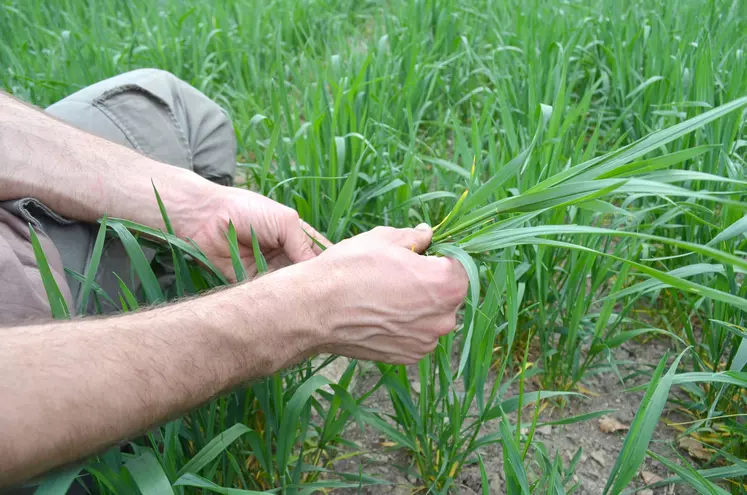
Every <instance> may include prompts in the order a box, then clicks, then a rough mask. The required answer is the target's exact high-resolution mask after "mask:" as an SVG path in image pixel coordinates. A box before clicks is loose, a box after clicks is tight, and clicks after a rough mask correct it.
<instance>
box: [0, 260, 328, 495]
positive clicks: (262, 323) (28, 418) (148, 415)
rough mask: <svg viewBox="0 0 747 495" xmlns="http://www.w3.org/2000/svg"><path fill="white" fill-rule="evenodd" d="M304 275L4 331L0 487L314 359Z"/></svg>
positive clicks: (296, 272)
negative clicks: (148, 307)
mask: <svg viewBox="0 0 747 495" xmlns="http://www.w3.org/2000/svg"><path fill="white" fill-rule="evenodd" d="M299 266H300V265H299ZM302 279H303V271H302V268H298V267H293V269H288V270H281V271H279V272H276V273H274V274H271V275H268V276H266V277H263V278H261V279H259V280H257V281H255V282H253V283H251V284H244V285H241V286H236V287H233V288H230V289H227V290H224V291H221V292H216V293H214V294H210V295H207V296H205V297H201V298H197V299H193V300H190V301H185V302H182V303H179V304H175V305H172V306H166V307H161V308H157V309H153V310H151V311H146V312H140V313H134V314H129V315H123V316H119V317H114V318H105V319H85V320H74V321H71V322H61V323H50V324H44V325H36V326H29V327H15V328H8V329H4V330H3V345H2V347H0V376H2V377H3V379H2V380H0V444H1V445H3V448H2V449H0V486H4V485H7V484H9V483H13V482H18V481H20V480H23V479H27V478H28V477H30V476H34V475H37V474H39V473H41V472H44V471H46V470H49V469H51V468H53V467H55V466H58V465H60V464H63V463H67V462H71V461H74V460H76V459H78V458H81V457H84V456H86V455H89V454H93V453H95V452H97V451H100V450H102V449H103V448H105V447H106V446H108V445H111V444H113V443H116V442H118V441H121V440H123V439H126V438H129V437H132V436H134V435H136V434H138V433H140V432H143V431H145V430H147V429H148V428H150V427H151V426H153V425H156V424H159V423H162V422H164V421H166V420H168V419H170V418H173V417H176V416H178V415H180V414H182V413H184V412H186V411H188V410H189V409H191V408H194V407H196V406H198V405H199V404H201V403H203V402H205V401H207V400H209V399H210V398H212V397H214V396H215V395H217V394H219V393H221V392H223V391H227V390H229V389H231V388H232V387H235V386H237V385H238V384H240V383H242V382H244V381H247V380H251V379H255V378H258V377H261V376H266V375H269V374H271V373H274V372H275V371H277V370H279V369H281V368H283V367H285V366H288V365H290V364H291V363H293V362H296V361H299V360H301V359H303V358H304V357H307V356H309V355H311V354H313V353H314V352H315V351H316V350H317V348H318V347H319V346H320V345H322V344H323V342H322V340H323V339H322V338H321V335H322V333H321V332H320V331H319V329H318V327H317V326H316V324H315V322H317V321H320V319H319V318H318V317H317V314H318V307H319V306H320V303H321V301H319V300H318V299H317V298H316V297H315V296H314V294H311V293H309V291H308V289H306V288H304V286H303V285H302V284H301V283H299V281H300V280H302ZM306 287H308V284H306ZM314 293H318V291H314Z"/></svg>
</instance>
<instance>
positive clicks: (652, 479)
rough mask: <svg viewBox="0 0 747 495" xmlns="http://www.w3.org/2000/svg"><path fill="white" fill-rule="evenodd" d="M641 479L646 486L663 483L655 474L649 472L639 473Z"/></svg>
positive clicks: (662, 479)
mask: <svg viewBox="0 0 747 495" xmlns="http://www.w3.org/2000/svg"><path fill="white" fill-rule="evenodd" d="M641 479H642V480H643V482H644V483H646V484H647V485H650V484H652V483H658V482H659V481H664V478H662V477H661V476H659V475H658V474H656V473H652V472H651V471H641Z"/></svg>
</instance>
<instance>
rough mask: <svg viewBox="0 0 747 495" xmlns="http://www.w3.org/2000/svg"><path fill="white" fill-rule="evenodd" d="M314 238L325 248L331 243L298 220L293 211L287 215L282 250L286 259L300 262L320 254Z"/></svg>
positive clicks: (320, 249) (319, 248) (320, 250)
mask: <svg viewBox="0 0 747 495" xmlns="http://www.w3.org/2000/svg"><path fill="white" fill-rule="evenodd" d="M312 237H313V239H312ZM314 239H316V241H317V242H318V243H319V244H321V245H323V246H324V247H325V248H327V247H330V246H331V245H332V243H331V242H329V241H328V240H327V239H326V238H325V237H324V236H323V235H321V234H320V233H319V232H317V231H316V230H314V229H313V228H312V227H311V226H310V225H309V224H307V223H306V222H304V221H303V220H300V219H299V218H298V216H297V215H295V212H294V215H292V216H289V219H288V221H287V223H286V235H285V243H284V244H283V251H285V254H286V255H287V256H288V259H290V260H291V261H292V262H293V263H301V262H303V261H308V260H310V259H314V258H316V257H317V255H319V254H321V252H322V248H321V247H320V246H319V245H317V243H316V242H314Z"/></svg>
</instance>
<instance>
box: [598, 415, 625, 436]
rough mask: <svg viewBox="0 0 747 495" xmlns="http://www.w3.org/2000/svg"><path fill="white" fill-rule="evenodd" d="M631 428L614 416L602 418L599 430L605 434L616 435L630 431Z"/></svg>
mask: <svg viewBox="0 0 747 495" xmlns="http://www.w3.org/2000/svg"><path fill="white" fill-rule="evenodd" d="M629 429H630V426H628V425H624V424H622V423H621V422H619V421H618V420H616V419H615V418H613V417H612V416H607V415H605V416H602V417H601V418H599V430H600V431H602V432H604V433H614V432H616V431H625V430H629Z"/></svg>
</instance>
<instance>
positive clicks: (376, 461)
mask: <svg viewBox="0 0 747 495" xmlns="http://www.w3.org/2000/svg"><path fill="white" fill-rule="evenodd" d="M668 346H669V343H668V342H666V341H659V340H653V341H650V342H647V343H627V344H626V345H624V346H623V347H622V348H620V349H618V351H617V359H618V360H622V361H628V362H630V363H631V365H630V366H629V367H628V369H627V374H628V375H630V374H633V373H632V372H633V371H635V370H636V369H643V368H648V367H650V366H651V364H652V363H653V364H655V363H657V362H658V360H659V359H660V358H661V356H662V355H663V354H664V353H665V352H666V351H667V350H668ZM413 371H416V368H415V367H413ZM625 375H626V373H623V376H625ZM634 375H635V374H634ZM377 378H378V372H377V371H376V370H375V369H373V370H371V369H368V371H367V368H366V367H365V365H363V367H362V368H361V371H360V375H359V378H358V379H357V382H356V384H355V389H356V390H355V392H354V395H359V394H360V393H362V392H363V391H365V390H368V389H370V387H371V386H372V385H373V383H374V382H375V381H376V380H377ZM646 382H647V378H646V376H645V375H643V374H641V375H638V376H633V377H632V378H628V379H626V380H625V383H624V384H623V383H621V382H620V380H619V378H618V377H617V376H616V375H615V374H614V373H613V372H602V373H599V374H596V375H592V376H589V377H587V378H586V379H585V380H584V381H583V386H584V387H586V389H588V390H590V391H591V392H593V393H594V394H595V395H588V396H587V398H586V399H584V398H578V399H576V398H573V399H572V400H570V401H569V403H568V404H567V405H566V406H565V407H563V408H556V409H554V410H552V411H551V412H550V414H551V417H552V419H560V418H564V417H569V416H574V415H578V414H584V413H589V412H593V411H600V410H606V409H614V410H615V412H613V413H612V414H611V416H612V417H613V418H615V419H616V420H618V421H619V422H620V423H622V424H623V425H629V424H630V422H631V421H632V420H633V417H634V416H635V413H636V411H637V409H638V406H639V404H640V401H641V398H642V397H643V392H625V393H624V392H623V391H624V390H625V389H628V388H630V387H633V386H635V385H639V384H642V383H646ZM673 393H676V391H674V390H673ZM509 395H511V394H509ZM366 406H367V407H370V408H373V409H377V410H379V411H381V412H384V413H389V412H392V410H391V405H390V402H389V398H388V397H387V395H386V392H385V391H384V390H383V389H380V390H378V391H377V392H376V393H375V394H374V395H373V396H372V397H371V398H370V399H369V400H368V401H367V402H366ZM531 412H532V411H531V407H530V409H527V410H525V413H524V417H525V418H527V417H529V416H530V415H531ZM671 414H672V413H671V412H667V411H665V413H664V416H665V417H669V418H670V419H678V418H676V417H675V416H672V415H671ZM679 419H681V418H679ZM496 428H497V422H495V421H493V422H491V423H490V424H488V425H487V427H486V429H484V430H483V433H489V432H492V431H495V429H496ZM625 433H626V432H625V431H618V432H615V433H604V432H602V431H601V430H600V427H599V419H592V420H590V421H586V422H582V423H575V424H571V425H563V426H557V427H544V428H541V429H538V431H537V432H536V434H535V439H536V441H540V442H543V443H544V444H545V446H546V447H547V450H548V452H550V454H551V455H554V453H555V452H560V453H561V455H562V456H563V459H564V465H565V466H567V465H568V462H569V461H570V459H571V458H572V457H573V456H574V455H575V453H576V452H577V450H578V449H579V448H582V449H583V453H582V456H581V460H580V462H579V463H578V465H577V467H576V471H575V475H574V478H573V480H574V481H575V482H578V483H579V486H578V489H577V490H576V491H575V493H577V494H579V495H599V494H601V493H602V491H603V489H604V486H605V483H606V481H607V478H608V476H609V472H610V470H611V469H612V467H613V465H614V463H615V460H616V458H617V454H618V452H619V451H620V448H621V447H622V442H623V439H624V437H625ZM675 433H676V432H675V430H674V429H673V428H671V427H668V426H666V425H665V424H664V423H663V422H660V424H659V425H658V426H657V429H656V431H655V433H654V439H653V441H652V443H651V445H650V448H651V449H652V450H654V451H657V452H659V453H661V454H663V455H666V456H667V457H670V458H672V457H674V455H673V451H672V448H673V447H674V445H675ZM345 438H346V439H349V440H352V441H354V442H356V443H357V444H358V445H359V446H360V447H361V449H362V450H363V451H365V452H366V453H365V454H364V455H361V456H356V457H354V458H352V459H348V460H346V461H343V462H341V463H339V464H338V465H336V466H335V468H336V469H337V470H339V471H345V472H353V473H355V472H359V470H360V469H361V467H362V472H364V473H366V474H368V475H372V476H376V477H378V478H380V479H383V480H386V481H388V482H390V483H392V485H378V486H369V487H366V488H364V489H363V490H361V491H360V492H359V491H358V490H351V491H350V492H349V493H366V494H380V493H393V494H397V495H409V494H412V493H414V492H416V491H417V492H419V493H426V490H423V486H422V485H418V483H417V476H416V473H415V472H414V470H413V469H412V468H409V467H408V466H409V465H410V461H409V459H408V456H407V454H406V452H404V451H403V450H402V449H393V448H387V447H386V443H385V442H386V441H387V440H388V439H386V438H384V437H383V436H382V435H381V434H380V433H379V432H377V431H375V430H373V429H371V428H369V427H367V428H366V429H365V430H364V431H363V432H361V430H360V429H359V427H358V426H356V425H351V426H350V427H349V429H348V431H347V432H346V433H345ZM480 453H481V454H482V457H483V461H484V462H485V467H486V470H487V473H488V478H489V480H490V493H491V494H503V493H506V492H505V488H504V481H503V459H502V454H501V451H500V446H499V445H491V446H489V447H487V448H483V449H481V450H480ZM641 471H648V472H649V473H653V474H655V475H657V476H661V477H662V478H666V477H668V476H671V473H668V472H667V471H666V470H665V469H664V468H663V467H662V466H661V465H659V464H658V463H656V462H652V461H651V460H649V459H647V460H646V462H645V464H644V466H643V467H642V469H641ZM639 474H640V473H639ZM647 475H648V473H647ZM530 482H531V479H530ZM633 483H634V484H635V487H641V486H643V485H644V483H643V482H642V478H641V477H636V478H635V479H634V482H633ZM567 488H568V487H567ZM631 488H633V486H631ZM452 492H453V493H460V494H473V493H482V483H481V477H480V471H479V467H478V466H477V465H476V464H475V465H471V466H467V467H465V468H464V469H463V471H462V473H461V474H460V475H459V477H458V479H457V486H456V487H455V488H454V489H453V490H452ZM639 493H641V494H646V495H652V494H662V495H664V494H666V495H670V494H682V495H690V494H694V493H695V492H694V491H693V490H691V489H690V488H688V487H684V486H680V485H677V486H669V487H664V488H659V489H656V490H653V491H647V490H643V491H640V492H639Z"/></svg>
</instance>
